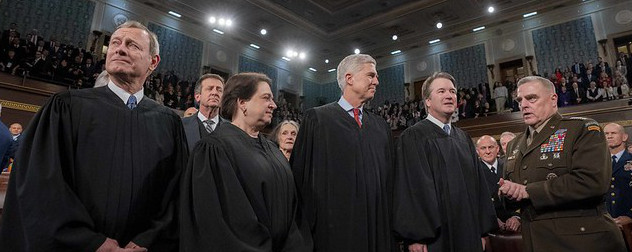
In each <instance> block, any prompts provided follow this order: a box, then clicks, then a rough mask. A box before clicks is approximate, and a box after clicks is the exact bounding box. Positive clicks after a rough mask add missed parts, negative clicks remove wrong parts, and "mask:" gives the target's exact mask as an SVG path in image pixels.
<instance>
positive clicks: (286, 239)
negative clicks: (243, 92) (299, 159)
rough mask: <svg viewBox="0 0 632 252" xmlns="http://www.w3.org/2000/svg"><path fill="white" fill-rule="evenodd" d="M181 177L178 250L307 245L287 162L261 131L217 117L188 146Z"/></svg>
mask: <svg viewBox="0 0 632 252" xmlns="http://www.w3.org/2000/svg"><path fill="white" fill-rule="evenodd" d="M218 126H219V125H218ZM182 179H183V180H182V183H181V185H182V190H181V194H180V195H181V208H180V218H181V219H180V222H181V226H180V251H183V252H185V251H262V252H263V251H274V252H276V251H279V252H280V251H288V252H289V251H311V243H310V242H311V240H310V239H309V238H310V237H309V236H307V239H306V240H305V239H303V238H302V237H303V236H302V235H301V233H300V232H299V230H298V226H297V223H296V220H295V218H296V216H297V215H296V212H297V208H298V198H297V195H296V187H295V184H294V178H293V177H292V171H291V170H290V165H289V163H288V162H287V159H286V158H285V156H283V154H282V153H281V151H280V150H279V148H278V147H276V146H275V145H274V143H272V142H271V141H270V140H268V139H266V138H265V137H263V135H261V134H259V137H258V138H252V137H250V136H249V135H248V134H246V132H244V131H243V130H241V129H239V128H238V127H236V126H234V125H233V124H231V123H228V122H226V123H222V125H221V127H217V128H216V130H214V131H213V132H212V133H211V134H210V135H208V136H206V137H203V138H202V140H200V141H199V142H198V143H197V145H196V146H195V147H194V149H193V151H192V152H191V158H190V159H189V163H188V165H187V168H186V170H185V172H184V174H183V176H182Z"/></svg>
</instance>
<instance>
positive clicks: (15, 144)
mask: <svg viewBox="0 0 632 252" xmlns="http://www.w3.org/2000/svg"><path fill="white" fill-rule="evenodd" d="M9 132H10V133H11V137H12V140H13V141H12V142H11V147H9V150H8V151H7V152H6V154H5V155H4V156H5V161H8V162H11V159H15V153H16V152H17V151H18V148H19V147H20V136H21V135H22V124H19V123H13V124H11V126H9ZM8 166H9V163H6V164H5V165H4V166H2V167H0V168H2V169H5V168H7V167H8Z"/></svg>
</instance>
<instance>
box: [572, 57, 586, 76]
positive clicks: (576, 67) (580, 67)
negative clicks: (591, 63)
mask: <svg viewBox="0 0 632 252" xmlns="http://www.w3.org/2000/svg"><path fill="white" fill-rule="evenodd" d="M571 71H572V72H573V73H574V74H576V75H577V76H579V77H583V76H585V75H586V66H584V63H581V62H580V61H577V60H576V61H575V63H573V66H572V67H571Z"/></svg>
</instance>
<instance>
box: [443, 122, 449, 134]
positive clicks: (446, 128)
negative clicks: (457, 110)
mask: <svg viewBox="0 0 632 252" xmlns="http://www.w3.org/2000/svg"><path fill="white" fill-rule="evenodd" d="M443 131H445V133H446V134H448V135H450V125H449V124H446V125H443Z"/></svg>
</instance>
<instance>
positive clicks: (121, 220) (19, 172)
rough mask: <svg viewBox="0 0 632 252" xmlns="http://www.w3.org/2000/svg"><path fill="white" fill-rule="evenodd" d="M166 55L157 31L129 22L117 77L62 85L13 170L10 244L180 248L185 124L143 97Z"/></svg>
mask: <svg viewBox="0 0 632 252" xmlns="http://www.w3.org/2000/svg"><path fill="white" fill-rule="evenodd" d="M150 41H153V44H154V45H150ZM159 61H160V58H159V56H158V43H157V39H156V37H155V35H152V33H151V32H150V31H149V30H147V28H146V27H145V26H143V25H142V24H140V23H138V22H135V21H129V22H126V23H125V24H123V25H121V26H120V27H119V29H117V30H116V31H115V32H114V34H113V35H112V38H111V40H110V47H109V48H108V55H107V62H106V70H107V71H108V73H109V76H110V80H111V81H110V82H109V83H108V85H107V86H104V87H100V88H95V89H82V90H70V91H65V92H62V93H59V94H55V95H53V96H52V97H51V99H50V100H49V101H48V102H47V103H46V104H45V105H44V106H43V107H42V108H41V109H40V111H39V112H38V113H37V114H36V116H35V117H34V118H33V120H32V122H31V124H30V126H29V128H28V130H27V131H26V133H25V134H24V135H23V136H22V137H23V139H22V146H21V149H20V151H18V154H17V158H16V163H15V169H14V172H12V174H11V178H10V182H9V188H8V192H7V198H6V201H5V209H4V212H3V216H2V224H1V225H2V226H1V230H0V248H2V250H3V251H114V250H118V249H121V248H122V247H125V248H126V249H127V250H125V251H145V249H149V250H150V251H167V250H170V251H171V250H173V249H174V248H175V247H177V242H176V240H175V239H177V236H176V234H175V231H176V229H175V228H173V227H174V226H175V225H176V224H175V223H174V222H173V221H174V217H175V200H174V199H175V198H176V196H177V195H176V189H177V186H178V182H179V178H180V173H181V168H182V167H183V166H184V165H186V159H187V147H186V141H185V136H184V130H183V128H182V124H181V122H180V118H179V117H178V116H177V115H176V114H175V113H174V112H173V111H171V110H169V109H168V108H166V107H164V106H161V105H158V104H157V103H156V102H155V101H153V100H151V99H149V98H147V97H143V89H142V85H143V83H144V82H145V78H147V76H148V75H149V74H150V73H151V71H153V70H154V69H155V68H156V66H157V65H158V62H159ZM132 62H133V64H131V63H132ZM125 100H127V104H126V102H125Z"/></svg>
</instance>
